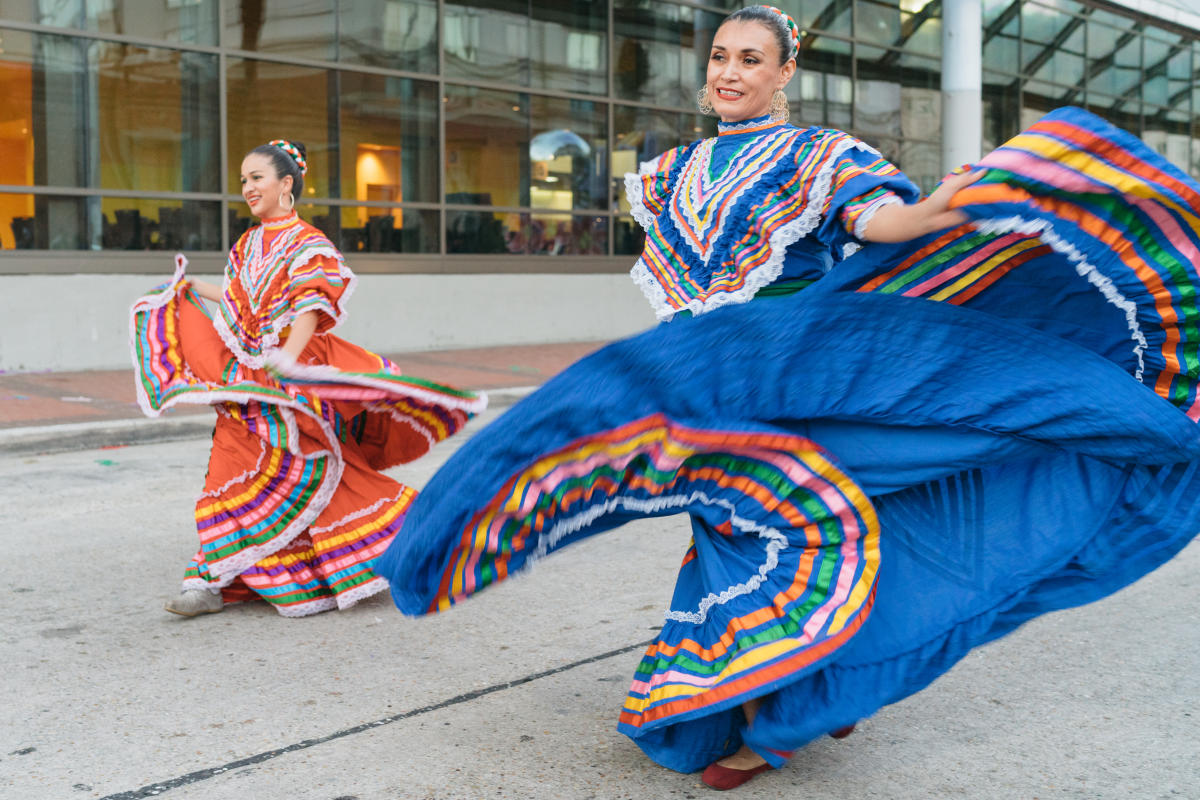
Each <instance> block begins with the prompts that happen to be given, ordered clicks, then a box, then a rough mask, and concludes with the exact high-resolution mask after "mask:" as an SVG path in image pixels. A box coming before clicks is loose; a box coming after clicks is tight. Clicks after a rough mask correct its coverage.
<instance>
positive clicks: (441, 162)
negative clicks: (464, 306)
mask: <svg viewBox="0 0 1200 800" xmlns="http://www.w3.org/2000/svg"><path fill="white" fill-rule="evenodd" d="M437 15H438V16H437V58H438V63H437V87H438V90H437V120H438V124H437V146H438V192H437V198H438V254H439V255H441V256H443V257H444V256H445V255H446V225H447V224H448V223H447V220H446V0H437Z"/></svg>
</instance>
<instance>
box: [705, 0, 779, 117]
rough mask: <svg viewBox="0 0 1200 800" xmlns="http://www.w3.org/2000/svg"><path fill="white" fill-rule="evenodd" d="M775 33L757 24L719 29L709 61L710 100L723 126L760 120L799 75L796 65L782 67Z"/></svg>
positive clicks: (735, 22) (730, 24)
mask: <svg viewBox="0 0 1200 800" xmlns="http://www.w3.org/2000/svg"><path fill="white" fill-rule="evenodd" d="M779 61H780V53H779V44H778V40H777V38H776V36H775V33H774V32H773V31H771V30H770V29H769V28H767V26H765V25H763V24H761V23H759V22H754V21H748V20H747V21H743V20H733V21H731V22H726V23H725V24H724V25H722V26H721V27H720V28H718V29H717V35H716V36H715V37H713V44H712V52H711V53H710V54H709V57H708V75H707V78H706V83H707V84H708V98H709V100H710V101H711V102H712V107H713V111H715V112H716V113H717V116H719V117H720V118H721V120H722V121H723V122H739V121H741V120H744V119H751V118H753V117H761V116H763V115H764V114H767V113H769V112H770V110H771V96H772V95H773V94H775V90H776V89H782V88H783V87H784V86H785V85H786V84H787V82H788V81H789V80H790V79H791V77H792V74H793V73H794V72H795V71H796V62H795V60H793V59H790V58H789V59H788V60H787V61H786V62H784V63H783V64H782V65H781V64H780V63H779Z"/></svg>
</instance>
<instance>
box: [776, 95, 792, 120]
mask: <svg viewBox="0 0 1200 800" xmlns="http://www.w3.org/2000/svg"><path fill="white" fill-rule="evenodd" d="M790 115H791V111H790V109H789V108H788V99H787V95H786V94H784V93H783V90H782V89H776V90H775V94H773V95H771V120H772V121H774V122H787V121H788V117H789V116H790Z"/></svg>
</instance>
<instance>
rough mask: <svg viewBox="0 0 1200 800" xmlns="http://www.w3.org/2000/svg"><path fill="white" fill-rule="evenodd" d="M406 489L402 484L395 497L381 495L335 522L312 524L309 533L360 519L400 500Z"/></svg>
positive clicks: (324, 531)
mask: <svg viewBox="0 0 1200 800" xmlns="http://www.w3.org/2000/svg"><path fill="white" fill-rule="evenodd" d="M408 490H409V489H408V487H407V486H404V485H403V484H402V485H401V487H400V492H399V493H398V494H397V495H396V496H395V497H381V498H379V499H378V500H376V501H375V502H374V503H372V504H371V505H369V506H367V507H366V508H360V509H358V510H357V511H352V512H351V513H349V514H347V515H346V516H344V517H342V518H341V519H339V520H338V521H337V522H332V523H330V524H329V525H322V526H320V527H317V526H316V525H314V526H312V527H311V528H309V529H308V530H309V532H310V533H326V532H327V531H331V530H333V529H334V528H340V527H341V526H343V525H345V524H346V523H348V522H353V521H354V520H356V519H361V518H363V517H365V516H367V515H368V514H373V513H375V512H376V511H378V510H379V509H381V508H383V507H384V506H386V505H388V504H390V503H398V502H400V498H402V497H404V495H405V493H406V492H407V491H408Z"/></svg>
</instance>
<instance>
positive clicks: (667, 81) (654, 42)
mask: <svg viewBox="0 0 1200 800" xmlns="http://www.w3.org/2000/svg"><path fill="white" fill-rule="evenodd" d="M613 15H614V24H615V25H616V30H615V31H614V35H613V52H614V53H615V56H614V58H615V63H614V64H613V73H614V76H615V81H616V87H615V91H616V94H617V95H618V96H620V97H624V98H627V99H630V100H642V101H645V102H651V103H658V104H661V105H664V106H670V107H676V108H690V107H692V106H694V105H695V102H696V92H697V91H698V90H699V89H700V87H701V86H703V85H704V80H705V72H706V70H707V68H708V54H709V51H710V50H711V49H712V37H713V35H714V34H715V33H716V29H717V26H718V25H719V24H720V22H721V20H722V19H723V17H722V15H720V14H714V13H711V12H708V11H696V10H693V9H690V8H687V7H686V6H677V5H675V4H674V3H663V2H649V1H648V0H614V5H613Z"/></svg>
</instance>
